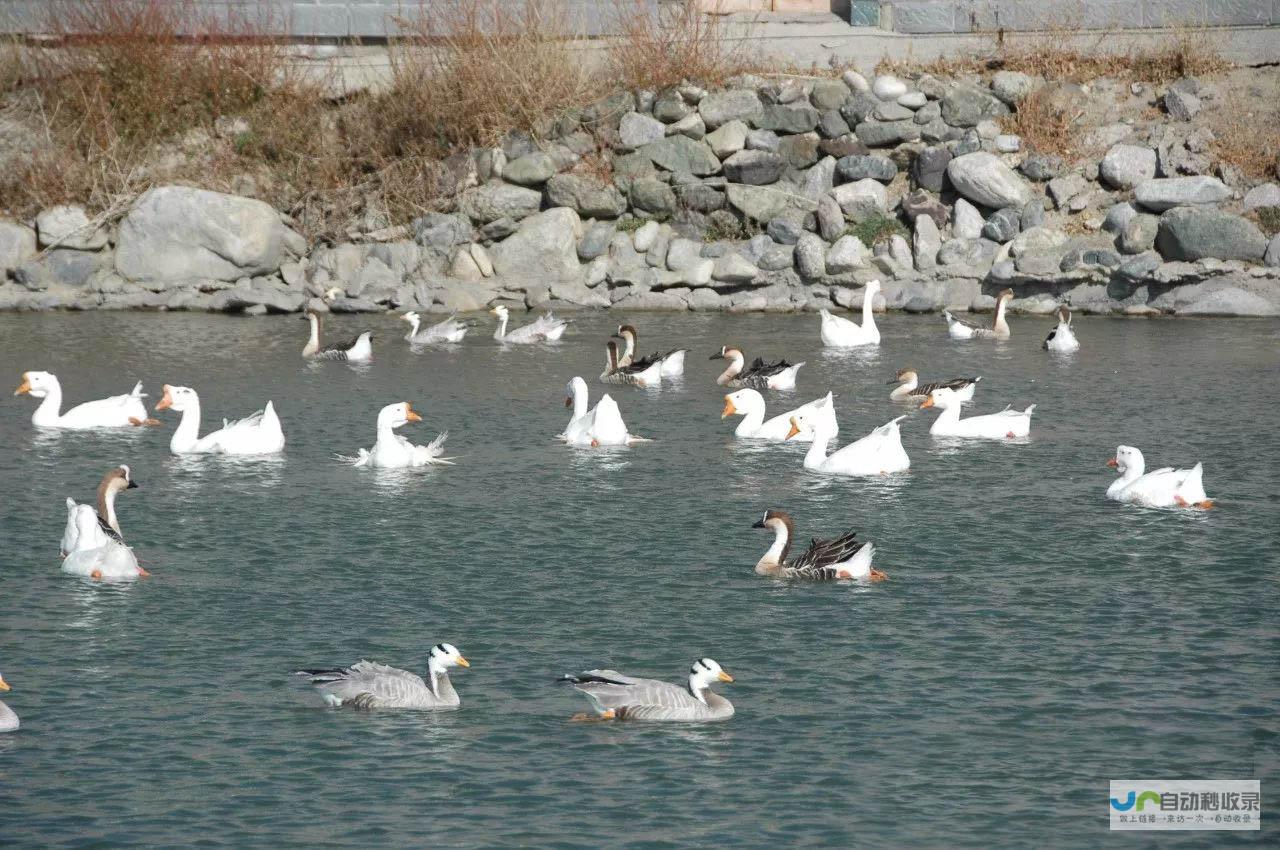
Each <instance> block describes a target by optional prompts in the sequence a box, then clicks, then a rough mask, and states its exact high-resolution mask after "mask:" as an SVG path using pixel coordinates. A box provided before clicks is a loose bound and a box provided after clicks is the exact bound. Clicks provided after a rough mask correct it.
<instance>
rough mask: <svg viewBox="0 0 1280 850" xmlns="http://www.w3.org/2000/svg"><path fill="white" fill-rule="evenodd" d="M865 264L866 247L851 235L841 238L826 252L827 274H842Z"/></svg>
mask: <svg viewBox="0 0 1280 850" xmlns="http://www.w3.org/2000/svg"><path fill="white" fill-rule="evenodd" d="M866 264H867V247H866V246H865V245H863V244H862V240H861V239H859V238H858V237H856V236H853V235H851V234H850V235H846V236H841V237H840V238H839V239H837V240H836V241H835V244H834V245H832V246H831V250H830V251H827V274H844V273H845V272H851V271H855V270H857V269H860V268H862V267H863V266H865V265H866Z"/></svg>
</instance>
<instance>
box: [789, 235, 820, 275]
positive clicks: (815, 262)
mask: <svg viewBox="0 0 1280 850" xmlns="http://www.w3.org/2000/svg"><path fill="white" fill-rule="evenodd" d="M795 264H796V270H797V271H799V272H800V276H801V277H803V278H805V279H806V280H815V279H817V278H820V277H823V276H825V275H826V273H827V243H825V242H823V241H822V239H821V237H819V236H818V235H817V234H815V233H805V234H804V235H802V236H801V237H800V240H799V241H798V242H797V243H796V252H795Z"/></svg>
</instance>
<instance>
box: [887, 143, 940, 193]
mask: <svg viewBox="0 0 1280 850" xmlns="http://www.w3.org/2000/svg"><path fill="white" fill-rule="evenodd" d="M951 159H952V155H951V151H949V150H947V149H946V148H945V147H942V146H941V145H938V146H935V147H930V148H925V149H924V150H922V151H920V153H919V154H917V155H916V158H915V161H914V162H912V163H911V176H912V178H913V179H914V180H915V181H916V185H917V186H919V187H920V188H921V189H928V190H929V191H930V192H941V191H942V181H943V178H945V177H946V174H947V166H948V165H950V164H951ZM895 171H896V169H895Z"/></svg>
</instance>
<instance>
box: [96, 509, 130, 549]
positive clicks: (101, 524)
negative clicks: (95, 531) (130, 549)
mask: <svg viewBox="0 0 1280 850" xmlns="http://www.w3.org/2000/svg"><path fill="white" fill-rule="evenodd" d="M98 528H101V529H102V533H103V534H105V535H107V536H108V537H110V538H111V539H112V540H114V541H115V542H117V543H119V544H120V545H121V546H124V545H126V544H125V542H124V538H123V537H121V536H120V532H118V531H116V530H115V529H114V528H112V527H111V523H109V522H107V521H106V520H105V519H103V518H102V517H101V516H99V517H98Z"/></svg>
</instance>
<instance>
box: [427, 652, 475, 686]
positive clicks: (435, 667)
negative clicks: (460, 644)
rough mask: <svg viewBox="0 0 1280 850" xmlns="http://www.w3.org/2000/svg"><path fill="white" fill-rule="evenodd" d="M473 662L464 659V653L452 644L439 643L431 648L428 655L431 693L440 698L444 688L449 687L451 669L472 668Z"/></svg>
mask: <svg viewBox="0 0 1280 850" xmlns="http://www.w3.org/2000/svg"><path fill="white" fill-rule="evenodd" d="M470 666H471V662H470V661H468V660H467V659H465V658H463V657H462V653H461V652H459V651H458V648H457V647H456V646H454V645H453V644H451V643H438V644H436V645H435V646H433V647H431V652H430V653H429V654H428V655H427V674H428V676H429V681H428V682H427V684H428V685H429V686H430V687H431V693H433V694H435V695H436V697H437V698H438V697H439V696H440V692H441V689H442V688H443V687H451V686H450V685H449V669H450V668H451V667H470Z"/></svg>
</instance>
